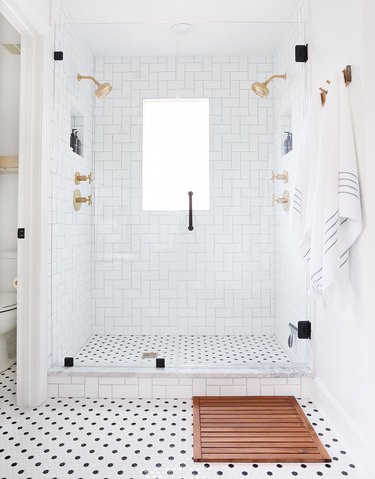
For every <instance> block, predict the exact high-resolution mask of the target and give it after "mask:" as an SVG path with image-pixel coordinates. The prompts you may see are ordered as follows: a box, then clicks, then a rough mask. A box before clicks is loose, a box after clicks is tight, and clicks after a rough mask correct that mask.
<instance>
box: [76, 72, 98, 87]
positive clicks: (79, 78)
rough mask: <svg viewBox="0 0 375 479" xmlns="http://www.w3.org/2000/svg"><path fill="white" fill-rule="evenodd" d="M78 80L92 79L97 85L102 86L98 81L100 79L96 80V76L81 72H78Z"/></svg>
mask: <svg viewBox="0 0 375 479" xmlns="http://www.w3.org/2000/svg"><path fill="white" fill-rule="evenodd" d="M77 80H78V81H81V80H92V81H93V82H94V83H95V85H96V86H100V83H99V82H98V80H96V79H95V78H94V77H92V76H89V75H80V74H79V73H77Z"/></svg>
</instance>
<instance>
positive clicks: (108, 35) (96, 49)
mask: <svg viewBox="0 0 375 479" xmlns="http://www.w3.org/2000/svg"><path fill="white" fill-rule="evenodd" d="M192 25H193V29H192V30H191V31H190V33H188V34H179V35H176V33H175V31H174V30H172V29H171V26H172V24H164V23H163V24H160V23H156V24H149V23H133V24H125V25H124V24H115V25H113V24H95V25H93V24H83V25H77V28H79V31H80V33H81V34H82V35H83V38H84V40H85V43H86V44H87V45H88V46H89V47H90V49H91V51H92V52H93V53H94V55H96V56H156V55H160V56H161V55H171V56H173V55H251V56H253V55H272V54H273V53H274V52H275V50H276V47H277V44H278V42H279V40H280V38H281V37H282V34H283V32H284V31H285V28H286V25H287V24H285V23H252V24H249V23H207V22H206V23H194V24H192Z"/></svg>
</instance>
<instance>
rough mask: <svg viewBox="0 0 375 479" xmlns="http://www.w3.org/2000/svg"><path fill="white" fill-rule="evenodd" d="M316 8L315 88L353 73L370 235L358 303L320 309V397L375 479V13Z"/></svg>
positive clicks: (358, 269)
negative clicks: (373, 464) (340, 73)
mask: <svg viewBox="0 0 375 479" xmlns="http://www.w3.org/2000/svg"><path fill="white" fill-rule="evenodd" d="M310 6H311V38H310V40H309V47H310V53H309V55H310V61H311V67H312V88H315V89H316V88H318V87H319V86H321V85H323V84H324V82H325V80H326V79H329V78H330V77H331V75H332V72H333V71H335V70H340V69H342V68H343V67H344V66H345V65H347V64H351V65H352V66H353V83H352V84H351V85H350V86H349V89H350V96H351V105H352V117H353V122H354V130H355V137H356V144H357V152H358V166H359V174H360V182H361V191H362V206H363V214H364V228H363V234H362V236H361V237H360V238H359V240H358V241H357V243H356V244H355V246H354V247H353V248H352V255H351V258H352V259H351V271H352V273H351V277H352V283H353V288H354V293H355V296H354V298H353V297H346V298H342V297H336V298H328V299H327V301H326V302H325V303H323V302H322V301H319V302H317V304H316V322H315V326H316V330H315V331H314V333H315V334H314V336H315V340H314V343H315V344H314V346H315V370H316V390H317V395H318V399H319V401H320V402H321V403H322V404H323V406H324V407H326V408H327V409H329V410H330V412H331V414H332V416H334V417H335V420H336V423H337V424H338V426H339V427H341V429H343V430H344V432H345V433H346V434H345V436H346V438H347V440H348V441H350V447H351V449H352V451H353V452H354V453H355V454H356V455H357V457H358V459H359V461H360V462H361V463H362V464H363V465H367V468H368V469H367V470H368V475H367V477H372V476H371V475H370V472H369V471H370V461H372V460H373V457H374V453H375V448H374V445H375V444H374V434H373V429H374V414H373V403H374V379H373V378H374V367H375V361H374V353H373V351H374V344H375V334H374V311H375V295H374V290H373V288H374V267H375V261H374V244H375V199H374V186H373V183H374V174H375V163H374V149H375V148H374V146H373V138H374V131H375V128H374V110H373V105H374V104H375V101H374V89H373V78H374V74H375V72H374V65H373V61H372V58H373V52H372V49H373V45H374V44H375V35H374V24H373V20H374V18H375V15H374V6H373V3H372V2H370V1H369V0H363V1H362V2H359V1H358V0H347V1H345V2H342V1H340V0H331V1H330V2H327V1H326V0H313V1H311V2H310ZM361 7H362V8H361ZM370 19H372V20H370ZM371 100H373V101H371ZM370 105H371V106H370Z"/></svg>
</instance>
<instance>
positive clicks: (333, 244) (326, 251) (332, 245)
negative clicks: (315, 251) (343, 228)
mask: <svg viewBox="0 0 375 479" xmlns="http://www.w3.org/2000/svg"><path fill="white" fill-rule="evenodd" d="M338 240H339V239H338V238H337V239H336V241H334V242H333V243H332V244H331V246H329V247H328V248H327V249H326V250H325V251H324V253H323V256H325V255H326V253H328V251H329V250H330V249H331V248H333V247H334V246H335V244H336V243H337V242H338Z"/></svg>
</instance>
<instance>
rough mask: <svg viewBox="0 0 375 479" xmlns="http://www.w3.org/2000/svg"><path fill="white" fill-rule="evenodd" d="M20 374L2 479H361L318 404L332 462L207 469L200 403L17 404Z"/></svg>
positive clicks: (12, 374)
mask: <svg viewBox="0 0 375 479" xmlns="http://www.w3.org/2000/svg"><path fill="white" fill-rule="evenodd" d="M15 383H16V369H15V367H12V368H10V369H8V370H7V371H5V372H3V373H2V374H0V438H1V439H0V479H16V478H23V479H38V478H46V479H65V478H72V479H92V478H95V477H97V478H98V479H113V478H117V477H124V478H126V479H141V478H143V477H144V478H147V477H149V478H150V479H151V478H152V479H167V478H168V479H169V478H170V479H188V478H198V479H214V478H219V477H220V478H223V479H239V478H242V477H244V478H245V477H247V478H249V479H250V478H251V479H267V478H269V477H274V478H277V479H291V478H300V479H313V478H314V477H322V478H323V479H324V478H327V479H338V478H341V477H348V478H349V479H360V478H361V476H360V475H359V472H358V470H357V468H356V467H355V465H354V464H353V462H352V460H351V459H350V456H349V454H348V453H347V452H346V450H345V446H344V445H343V443H342V441H341V439H339V438H338V437H337V435H336V434H335V432H334V430H332V429H331V425H330V424H329V421H328V420H327V419H326V418H324V417H323V416H322V414H321V413H320V412H319V409H318V408H317V407H315V406H314V405H313V404H312V402H311V401H308V400H300V401H299V402H300V404H301V406H302V408H303V410H304V412H305V414H307V416H308V418H309V420H310V421H311V423H312V424H313V426H314V428H315V430H316V431H317V433H318V435H319V437H320V438H321V440H322V442H323V443H324V444H325V446H326V448H327V450H328V452H329V453H330V454H331V456H332V458H333V461H332V463H330V464H328V463H327V464H227V463H222V464H213V463H211V464H205V463H194V462H193V460H192V455H193V446H192V432H193V431H192V403H191V401H189V400H182V399H170V400H165V399H135V400H129V399H116V400H110V399H74V398H73V399H53V398H52V399H49V400H48V401H46V402H45V403H44V404H43V405H41V406H40V407H38V408H33V409H21V408H18V407H17V406H16V404H15V399H16V396H15Z"/></svg>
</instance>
